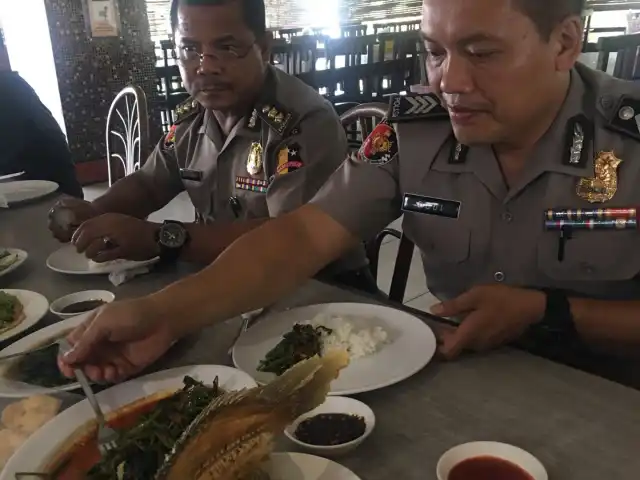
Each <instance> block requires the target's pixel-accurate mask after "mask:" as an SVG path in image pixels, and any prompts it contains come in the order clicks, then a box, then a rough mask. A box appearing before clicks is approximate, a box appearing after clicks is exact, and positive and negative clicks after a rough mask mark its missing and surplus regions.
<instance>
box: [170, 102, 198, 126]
mask: <svg viewBox="0 0 640 480" xmlns="http://www.w3.org/2000/svg"><path fill="white" fill-rule="evenodd" d="M199 111H200V104H199V103H198V102H197V101H196V100H194V99H193V98H192V97H189V98H187V99H186V100H185V101H184V102H182V103H180V104H178V106H177V107H176V109H175V113H176V119H175V121H174V122H173V124H174V125H177V124H179V123H182V122H184V121H185V120H186V119H187V118H189V117H191V116H192V115H195V114H196V113H198V112H199Z"/></svg>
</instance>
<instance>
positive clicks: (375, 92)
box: [298, 58, 420, 104]
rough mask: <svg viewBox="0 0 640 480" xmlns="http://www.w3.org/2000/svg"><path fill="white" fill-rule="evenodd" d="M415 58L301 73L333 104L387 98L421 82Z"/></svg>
mask: <svg viewBox="0 0 640 480" xmlns="http://www.w3.org/2000/svg"><path fill="white" fill-rule="evenodd" d="M419 76H420V75H419V73H418V71H417V68H416V62H415V61H414V59H413V58H402V59H398V60H392V61H388V62H376V63H370V64H362V65H353V66H351V67H345V68H334V69H329V70H316V71H314V72H307V73H303V74H300V75H298V78H299V79H301V80H302V81H303V82H305V83H306V84H308V85H310V86H312V87H313V88H315V89H316V90H319V91H320V93H322V94H323V95H324V96H325V97H326V98H327V100H329V101H330V102H331V103H333V104H337V103H344V102H355V103H358V104H360V103H369V102H379V101H385V100H384V97H385V96H387V95H390V94H393V93H401V92H407V91H409V87H410V85H413V84H415V83H418V82H419Z"/></svg>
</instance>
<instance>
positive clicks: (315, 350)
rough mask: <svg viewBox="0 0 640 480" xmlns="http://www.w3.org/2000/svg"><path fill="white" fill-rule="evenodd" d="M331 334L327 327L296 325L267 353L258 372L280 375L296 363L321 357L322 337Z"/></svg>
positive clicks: (331, 331)
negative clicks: (317, 356) (316, 356)
mask: <svg viewBox="0 0 640 480" xmlns="http://www.w3.org/2000/svg"><path fill="white" fill-rule="evenodd" d="M331 333H333V330H331V329H330V328H327V327H323V326H317V327H314V326H313V325H303V324H300V323H296V324H295V325H294V326H293V329H291V331H289V332H287V333H285V334H284V336H283V337H282V340H280V343H278V344H277V345H276V346H275V347H273V348H272V349H271V350H269V352H267V355H266V356H265V357H264V360H262V361H261V362H260V365H258V371H259V372H268V373H275V374H276V375H282V374H283V373H284V372H286V371H287V370H289V368H291V367H293V366H294V365H295V364H296V363H298V362H301V361H302V360H306V359H307V358H311V357H313V356H315V355H322V336H323V335H330V334H331Z"/></svg>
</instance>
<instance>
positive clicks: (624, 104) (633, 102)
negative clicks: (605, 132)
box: [608, 96, 640, 140]
mask: <svg viewBox="0 0 640 480" xmlns="http://www.w3.org/2000/svg"><path fill="white" fill-rule="evenodd" d="M608 127H609V128H610V129H612V130H616V131H618V132H620V133H623V134H626V135H628V136H630V137H633V138H635V139H636V140H640V100H637V99H635V98H631V97H628V96H623V97H622V98H621V99H620V102H619V103H618V106H617V108H615V109H614V110H613V114H612V116H611V118H610V119H609V124H608Z"/></svg>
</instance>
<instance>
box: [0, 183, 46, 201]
mask: <svg viewBox="0 0 640 480" xmlns="http://www.w3.org/2000/svg"><path fill="white" fill-rule="evenodd" d="M56 190H58V184H57V183H55V182H49V181H47V180H21V181H16V182H3V183H0V197H4V198H5V199H6V201H7V203H8V204H9V205H11V204H12V203H19V202H26V201H27V200H36V199H38V198H42V197H46V196H47V195H50V194H52V193H53V192H55V191H56Z"/></svg>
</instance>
